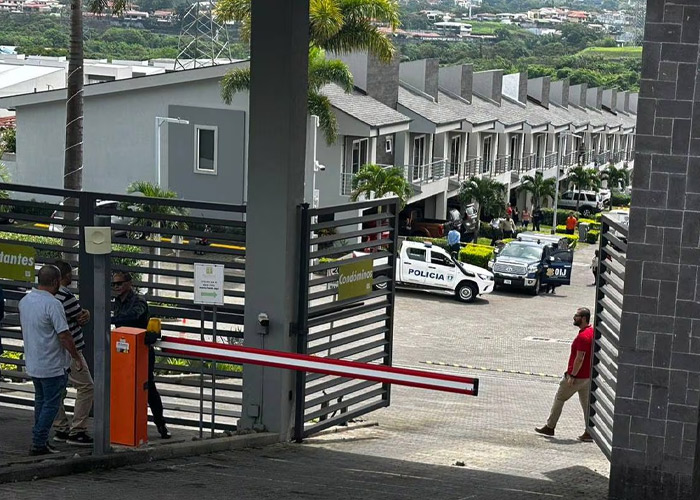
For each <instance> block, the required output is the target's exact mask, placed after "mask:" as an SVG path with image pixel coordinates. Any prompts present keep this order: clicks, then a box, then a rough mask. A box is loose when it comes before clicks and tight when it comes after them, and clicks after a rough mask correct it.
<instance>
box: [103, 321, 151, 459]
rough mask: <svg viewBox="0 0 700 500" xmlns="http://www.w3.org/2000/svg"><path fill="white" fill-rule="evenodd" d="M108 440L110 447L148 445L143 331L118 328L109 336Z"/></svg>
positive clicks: (145, 350) (146, 350)
mask: <svg viewBox="0 0 700 500" xmlns="http://www.w3.org/2000/svg"><path fill="white" fill-rule="evenodd" d="M110 350H111V354H112V369H111V381H112V383H111V393H110V436H111V440H112V443H113V444H120V445H125V446H140V445H143V444H146V443H148V346H147V345H146V330H144V329H142V328H128V327H121V328H117V329H116V330H114V331H112V336H111V348H110Z"/></svg>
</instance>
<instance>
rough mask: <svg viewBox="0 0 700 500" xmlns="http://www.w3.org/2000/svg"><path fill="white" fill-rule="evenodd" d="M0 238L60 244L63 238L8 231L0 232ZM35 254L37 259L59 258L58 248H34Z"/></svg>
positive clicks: (23, 241)
mask: <svg viewBox="0 0 700 500" xmlns="http://www.w3.org/2000/svg"><path fill="white" fill-rule="evenodd" d="M0 239H3V240H11V241H16V242H17V243H30V244H39V245H54V246H61V245H62V244H63V240H62V239H61V238H54V237H53V236H34V235H33V234H22V233H11V232H8V231H2V232H0ZM36 256H37V258H38V259H39V260H56V259H60V258H61V252H60V251H59V250H44V249H41V248H37V249H36Z"/></svg>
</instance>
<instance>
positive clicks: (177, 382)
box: [0, 184, 245, 431]
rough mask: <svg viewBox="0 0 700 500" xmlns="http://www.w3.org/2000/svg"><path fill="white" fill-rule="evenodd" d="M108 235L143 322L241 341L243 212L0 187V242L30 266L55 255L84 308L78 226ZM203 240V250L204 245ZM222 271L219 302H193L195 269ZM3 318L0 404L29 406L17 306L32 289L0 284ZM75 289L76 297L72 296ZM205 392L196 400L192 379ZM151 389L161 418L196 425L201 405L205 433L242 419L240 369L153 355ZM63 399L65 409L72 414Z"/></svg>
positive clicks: (89, 297) (87, 281)
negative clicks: (29, 250) (142, 301)
mask: <svg viewBox="0 0 700 500" xmlns="http://www.w3.org/2000/svg"><path fill="white" fill-rule="evenodd" d="M100 217H102V220H103V221H109V223H110V225H111V228H112V253H111V268H112V271H127V272H130V273H131V274H132V276H133V279H134V288H135V289H138V291H139V292H140V293H142V294H144V296H145V298H146V300H147V301H148V303H149V312H150V316H151V317H157V318H161V320H162V322H163V323H162V325H163V333H164V334H166V335H169V336H176V337H181V338H190V339H197V340H207V341H214V342H221V343H227V344H233V343H239V342H242V339H243V310H244V295H245V207H244V206H237V205H225V204H219V203H208V202H194V201H184V200H178V199H163V198H147V197H144V196H135V195H115V194H102V193H91V192H84V191H81V192H78V191H68V190H63V189H50V188H39V187H33V186H22V185H16V184H0V243H7V244H14V245H23V246H31V247H33V248H35V249H36V250H37V263H38V264H39V265H41V264H46V263H53V262H55V261H56V260H57V259H60V258H63V259H65V260H69V261H72V262H74V263H75V264H77V265H78V273H77V274H78V279H77V280H76V281H75V282H74V283H73V285H72V287H73V289H74V290H73V291H74V292H75V293H76V294H78V296H79V299H80V301H81V304H82V305H83V307H84V308H86V309H89V310H92V309H93V307H92V301H93V294H92V289H93V282H92V267H91V266H92V262H93V261H92V258H93V257H92V256H91V255H88V254H87V253H85V252H84V249H83V248H82V246H81V239H82V234H83V228H84V227H85V226H93V225H96V222H99V218H100ZM203 240H204V241H205V242H208V244H206V245H203V244H202V242H203ZM200 262H201V263H212V264H222V265H223V266H224V281H225V286H224V288H225V292H224V294H225V304H224V305H223V306H218V307H217V308H216V309H213V308H212V307H210V306H208V307H207V308H202V307H201V306H199V305H195V304H193V298H194V263H200ZM0 286H2V288H3V290H4V293H5V299H6V309H5V311H6V316H5V319H4V320H3V322H2V325H1V326H0V336H1V337H2V338H3V346H4V349H5V353H4V354H2V355H0V370H1V371H2V376H1V377H0V404H2V403H9V404H14V405H22V406H32V405H33V386H32V384H31V382H30V381H29V377H28V376H27V374H26V373H25V372H24V368H23V367H24V360H23V346H22V333H21V331H20V328H19V318H18V315H17V302H18V301H19V300H20V299H21V298H22V297H23V296H24V295H25V294H26V293H27V291H28V290H29V289H31V287H32V284H31V283H26V282H17V281H10V280H6V279H5V280H0ZM81 290H85V293H83V294H80V291H81ZM92 335H93V332H92V331H91V330H90V324H88V327H87V329H86V341H87V343H88V345H87V346H86V349H85V354H86V357H88V359H90V358H91V356H92V344H91V338H92ZM202 373H203V376H204V389H203V393H202V394H201V395H200V390H201V389H200V377H201V375H202ZM3 379H4V380H3ZM156 382H157V383H158V386H159V390H160V393H161V395H162V396H163V404H164V408H165V416H166V419H167V420H168V421H169V422H171V423H174V424H180V425H184V426H189V427H193V428H198V427H199V422H200V410H201V409H202V407H201V406H200V400H202V401H203V419H204V425H205V427H206V428H211V429H212V431H213V430H233V429H235V426H236V421H237V419H238V418H239V417H240V413H241V411H240V410H241V398H242V367H241V365H236V364H231V363H216V362H209V361H201V360H200V359H198V358H193V357H188V356H180V355H168V356H159V357H157V358H156ZM73 396H74V393H73V391H72V390H69V396H68V397H69V401H68V404H67V405H66V406H67V407H68V408H69V409H70V408H72V401H71V398H72V397H73Z"/></svg>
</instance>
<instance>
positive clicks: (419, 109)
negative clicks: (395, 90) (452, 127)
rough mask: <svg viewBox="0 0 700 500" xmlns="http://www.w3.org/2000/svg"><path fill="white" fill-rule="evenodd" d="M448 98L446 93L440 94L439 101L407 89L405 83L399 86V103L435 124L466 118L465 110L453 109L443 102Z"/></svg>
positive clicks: (459, 120)
mask: <svg viewBox="0 0 700 500" xmlns="http://www.w3.org/2000/svg"><path fill="white" fill-rule="evenodd" d="M445 98H446V96H445V94H441V93H440V94H439V97H438V102H435V101H433V100H432V99H431V98H429V97H426V96H424V95H422V94H420V93H418V92H414V91H413V90H410V89H407V88H406V87H404V86H403V85H400V86H399V104H401V105H402V106H404V107H405V108H407V109H410V110H411V111H413V112H414V113H416V114H417V115H420V116H422V117H423V118H425V119H426V120H428V121H430V122H432V123H434V124H435V125H442V124H446V123H455V122H461V121H462V120H466V119H467V118H466V116H464V113H463V112H460V111H458V110H456V109H453V108H452V107H450V106H449V105H447V104H446V103H444V102H442V101H444V100H445Z"/></svg>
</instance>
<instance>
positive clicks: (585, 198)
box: [557, 191, 605, 218]
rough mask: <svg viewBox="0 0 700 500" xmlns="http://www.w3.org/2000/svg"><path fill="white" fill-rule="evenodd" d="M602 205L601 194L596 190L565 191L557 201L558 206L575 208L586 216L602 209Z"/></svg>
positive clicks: (603, 204)
mask: <svg viewBox="0 0 700 500" xmlns="http://www.w3.org/2000/svg"><path fill="white" fill-rule="evenodd" d="M577 199H578V201H577ZM604 206H605V203H604V201H603V197H602V195H601V194H600V193H598V192H596V191H581V192H580V193H579V192H578V191H566V192H565V193H563V194H562V195H561V198H559V202H558V203H557V207H558V208H563V209H569V210H576V211H578V212H579V213H580V214H581V215H583V216H584V217H586V218H590V217H592V216H593V214H596V213H598V212H600V211H602V210H603V207H604Z"/></svg>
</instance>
